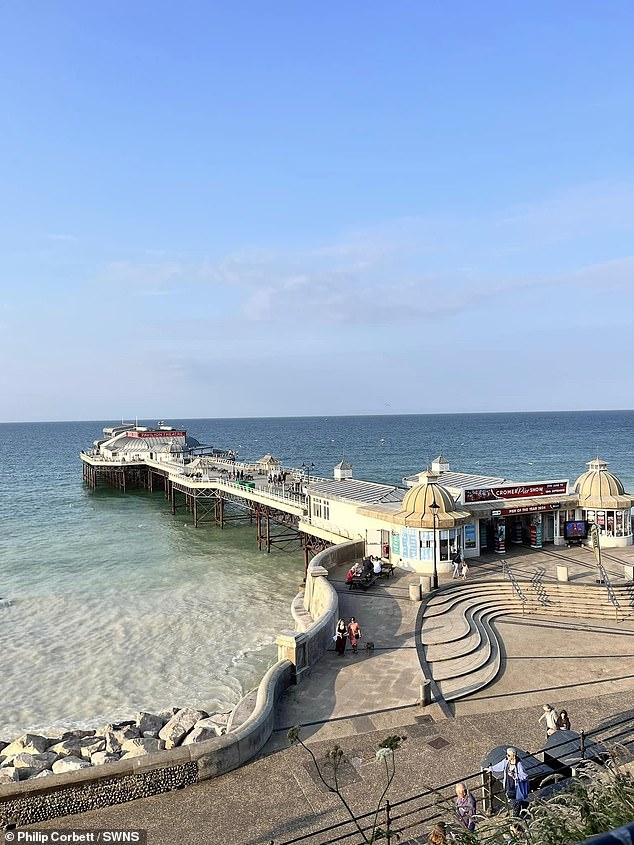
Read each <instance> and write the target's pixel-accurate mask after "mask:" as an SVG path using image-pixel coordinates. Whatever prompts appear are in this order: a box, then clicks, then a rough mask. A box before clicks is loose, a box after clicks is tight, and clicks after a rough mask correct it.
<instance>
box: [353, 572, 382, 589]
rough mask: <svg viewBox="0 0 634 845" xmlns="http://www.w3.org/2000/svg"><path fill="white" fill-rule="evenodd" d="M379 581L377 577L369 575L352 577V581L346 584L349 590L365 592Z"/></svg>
mask: <svg viewBox="0 0 634 845" xmlns="http://www.w3.org/2000/svg"><path fill="white" fill-rule="evenodd" d="M378 580H379V576H378V575H374V574H373V573H370V575H353V577H352V581H350V583H349V584H348V589H349V590H363V592H364V593H365V591H366V590H367V589H368V588H369V587H371V586H372V584H374V583H375V582H376V581H378Z"/></svg>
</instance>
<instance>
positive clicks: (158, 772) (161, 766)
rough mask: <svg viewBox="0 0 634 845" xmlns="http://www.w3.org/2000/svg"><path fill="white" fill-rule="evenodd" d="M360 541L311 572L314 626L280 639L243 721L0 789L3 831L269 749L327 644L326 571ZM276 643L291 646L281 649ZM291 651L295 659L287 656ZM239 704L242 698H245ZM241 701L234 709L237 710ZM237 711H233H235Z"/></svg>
mask: <svg viewBox="0 0 634 845" xmlns="http://www.w3.org/2000/svg"><path fill="white" fill-rule="evenodd" d="M363 550H364V544H363V542H348V543H342V544H341V545H338V546H333V547H332V548H330V549H326V550H325V551H323V552H320V554H319V555H317V556H316V557H315V558H314V559H313V561H312V562H311V564H310V565H309V568H308V577H307V583H306V590H305V592H304V601H305V609H306V612H307V615H308V614H309V615H310V616H309V617H308V616H307V618H310V619H311V623H310V624H309V625H308V627H307V629H306V630H305V631H303V632H300V633H293V632H288V633H286V634H282V635H281V637H280V638H279V639H278V655H279V654H281V655H282V656H281V659H279V660H278V661H277V663H276V664H275V665H274V666H272V667H271V668H270V669H269V670H268V672H267V673H266V675H265V676H264V678H262V681H261V682H260V685H259V687H258V689H257V695H256V697H255V706H254V707H249V708H248V710H250V713H249V715H248V717H247V718H246V719H245V720H244V721H242V722H241V724H239V725H237V726H236V727H235V728H232V729H231V730H229V732H228V733H226V734H224V735H223V736H219V737H215V738H214V739H208V740H205V741H204V742H197V743H192V744H191V745H187V746H180V747H177V748H174V749H172V750H170V751H159V752H157V753H154V754H147V755H144V756H140V757H133V758H131V759H127V760H119V761H117V762H113V763H106V764H104V765H101V766H92V767H90V768H85V769H80V770H77V771H72V772H68V773H65V774H59V775H53V776H50V777H46V778H43V779H38V778H35V779H33V780H27V781H23V782H21V783H9V784H2V785H0V826H5V825H7V824H15V825H18V826H20V827H21V826H23V825H27V824H35V823H36V822H43V821H47V820H50V819H53V818H56V817H58V816H66V815H72V814H75V813H83V812H85V811H87V810H93V809H97V808H99V807H106V806H110V805H112V804H121V803H124V802H126V801H132V800H134V799H136V798H145V797H148V796H150V795H157V794H159V793H161V792H167V791H170V790H173V789H181V788H182V787H184V786H189V785H190V784H193V783H197V782H198V781H201V780H206V779H208V778H213V777H216V776H217V775H222V774H225V773H226V772H230V771H232V770H233V769H236V768H238V767H239V766H241V765H243V764H244V763H246V762H247V761H248V760H250V759H251V758H252V757H253V756H254V755H255V754H257V752H258V751H259V750H260V749H261V748H262V747H263V746H264V745H265V744H266V742H267V741H268V739H269V737H270V736H271V733H272V731H273V727H274V723H275V710H276V705H277V702H278V701H279V698H280V696H281V695H282V693H283V692H284V691H285V690H286V689H287V688H288V687H289V686H290V684H292V683H294V682H298V681H300V680H301V677H302V674H303V673H305V672H307V671H310V667H311V665H313V664H314V663H316V662H317V661H318V660H319V659H320V658H321V657H323V655H324V654H325V653H326V651H327V649H328V648H329V647H330V646H331V645H332V633H333V631H334V626H335V621H336V618H337V614H338V609H339V608H338V600H337V593H336V590H335V589H334V587H333V586H332V585H331V584H330V583H329V581H328V571H329V570H330V569H332V568H333V567H335V566H337V565H338V564H340V563H343V562H345V561H349V560H353V559H355V558H357V557H360V556H362V555H363ZM280 639H281V640H288V644H287V645H285V646H283V647H281V646H280V644H279V643H280ZM284 652H288V654H289V656H290V657H291V658H292V659H287V658H286V657H285V656H284ZM243 701H244V699H243ZM240 706H241V703H238V705H237V706H236V708H235V709H236V710H237V709H238V708H240ZM234 712H235V711H234Z"/></svg>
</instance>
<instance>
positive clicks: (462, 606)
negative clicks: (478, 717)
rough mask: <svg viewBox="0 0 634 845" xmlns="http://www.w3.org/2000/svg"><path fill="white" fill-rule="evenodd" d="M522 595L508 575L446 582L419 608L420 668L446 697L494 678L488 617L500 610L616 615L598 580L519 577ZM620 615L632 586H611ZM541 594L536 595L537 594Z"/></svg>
mask: <svg viewBox="0 0 634 845" xmlns="http://www.w3.org/2000/svg"><path fill="white" fill-rule="evenodd" d="M519 587H520V589H521V591H522V593H523V595H524V597H525V601H522V599H521V598H520V597H519V596H518V595H517V592H516V591H515V589H514V588H513V586H512V585H511V584H510V582H508V581H499V582H496V581H480V582H468V583H464V582H462V583H456V584H450V585H447V586H446V587H443V588H441V590H439V591H437V592H436V593H434V594H433V595H432V596H430V597H429V599H428V600H427V603H426V605H425V607H424V610H423V619H422V625H421V643H422V646H423V652H424V657H425V661H424V663H425V664H426V665H424V667H423V668H424V670H425V672H426V674H427V675H428V676H429V677H431V678H432V679H433V680H434V681H435V682H436V686H437V689H438V691H439V693H440V695H441V696H442V698H444V699H445V701H455V700H457V699H459V698H463V697H465V696H468V695H471V694H473V693H475V692H477V691H479V690H481V689H482V688H483V687H485V686H487V685H488V684H490V683H491V682H492V681H493V680H495V678H496V676H497V674H498V672H499V671H500V661H501V649H500V643H499V641H498V637H497V635H496V633H495V630H494V629H493V626H492V623H493V622H494V620H495V619H496V618H498V617H500V616H522V615H523V616H527V615H535V616H540V617H548V616H555V617H571V618H584V619H610V620H614V619H615V618H616V609H615V608H614V606H613V605H612V603H611V602H610V600H609V598H608V593H607V590H606V589H605V587H604V586H602V585H591V584H587V585H580V584H571V583H569V582H556V581H546V582H544V581H542V582H541V583H539V584H537V585H535V584H534V583H532V582H530V581H520V582H519ZM613 592H614V595H615V596H616V599H617V601H618V603H619V605H620V610H619V618H623V617H624V616H631V615H633V613H634V586H633V585H618V586H613ZM540 597H541V600H540Z"/></svg>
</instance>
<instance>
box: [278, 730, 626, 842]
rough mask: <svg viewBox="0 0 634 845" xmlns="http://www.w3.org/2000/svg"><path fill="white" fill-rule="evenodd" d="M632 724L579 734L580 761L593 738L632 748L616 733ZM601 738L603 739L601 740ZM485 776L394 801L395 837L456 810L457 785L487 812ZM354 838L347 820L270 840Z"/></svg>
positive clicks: (365, 820) (365, 821) (365, 819)
mask: <svg viewBox="0 0 634 845" xmlns="http://www.w3.org/2000/svg"><path fill="white" fill-rule="evenodd" d="M631 724H632V722H631V718H630V716H629V715H628V716H626V717H625V718H623V719H621V720H620V721H616V722H613V723H611V724H608V725H606V726H605V727H601V728H595V729H594V730H591V731H587V732H584V731H581V732H580V733H579V759H580V760H582V759H585V758H586V756H587V740H588V738H590V737H592V738H594V739H595V741H597V742H600V743H601V744H604V743H605V742H611V741H612V742H618V743H619V744H620V745H623V746H627V745H630V744H632V742H634V740H629V741H628V740H623V739H622V734H623V731H617V732H616V733H614V731H615V729H617V728H620V727H621V726H623V725H625V726H626V731H627V733H628V734H629V735H631V733H632V730H631ZM599 735H600V736H601V738H600V739H599ZM570 741H571V740H570V738H569V737H565V738H562V740H561V742H560V743H554V744H550V745H549V746H547V747H546V748H541V749H537V750H536V751H528V752H525V753H526V755H527V756H529V757H535V758H536V759H537V760H538V761H539V759H540V755H541V754H542V753H543V752H544V751H548V752H552V751H553V750H554V749H555V748H557V747H559V746H565V745H569V744H570ZM520 759H522V757H520ZM485 774H486V773H485V771H483V770H480V771H478V772H473V773H470V774H467V775H464V776H462V777H460V778H458V779H456V780H452V781H449V782H448V783H443V784H440V785H438V786H436V787H432V788H429V789H425V790H423V791H422V792H419V793H416V794H414V795H410V796H408V797H407V798H402V799H400V800H397V801H391V802H390V805H389V815H390V819H389V824H390V828H391V829H392V836H394V835H395V834H396V833H399V834H400V835H401V838H403V839H405V838H406V835H405V834H406V832H407V831H408V830H412V829H414V828H420V826H421V825H423V824H428V823H430V822H432V821H434V820H435V819H439V818H441V817H442V815H443V811H446V810H447V808H448V807H449V806H451V807H453V797H455V796H453V787H454V786H455V784H456V783H465V784H467V785H469V784H470V783H473V784H474V786H473V789H474V791H475V789H476V788H478V789H479V788H483V790H484V795H483V809H484V810H486V809H487V807H488V804H489V801H490V796H491V790H490V789H489V790H487V789H486V783H483V780H485V778H484V775H485ZM529 777H530V774H529ZM538 788H539V787H538ZM448 793H450V794H448ZM412 802H417V803H416V805H415V806H413V807H409V808H408V807H407V805H411V804H412ZM386 809H387V808H383V811H384V812H385V810H386ZM375 812H376V811H375V810H372V811H370V812H366V813H362V814H360V815H358V816H356V819H357V822H358V823H359V824H360V825H361V826H362V828H363V829H364V831H367V830H369V829H370V828H369V822H370V821H371V819H372V817H373V816H374V814H375ZM324 834H332V836H331V837H330V838H323V837H324ZM355 835H358V834H357V833H356V830H355V829H354V828H353V822H352V821H351V820H350V819H346V820H343V821H339V822H335V823H332V824H329V825H327V826H325V827H322V828H320V829H319V830H313V831H311V832H310V833H303V834H301V833H300V834H298V835H296V836H293V837H292V838H290V839H284V840H271V845H296V843H300V842H306V843H308V842H319V845H332V843H342V842H345V841H350V839H351V838H352V837H353V836H355ZM317 837H319V839H317ZM357 841H358V840H357ZM606 845H607V843H606Z"/></svg>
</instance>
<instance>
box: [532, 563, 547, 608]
mask: <svg viewBox="0 0 634 845" xmlns="http://www.w3.org/2000/svg"><path fill="white" fill-rule="evenodd" d="M545 574H546V570H545V569H544V568H543V566H539V567H538V568H537V569H536V570H535V573H534V575H533V577H532V578H531V584H532V585H533V589H534V590H535V593H536V594H537V599H538V601H540V602H541V603H542V604H550V599H549V598H548V595H547V593H546V588H545V587H544V575H545Z"/></svg>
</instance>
